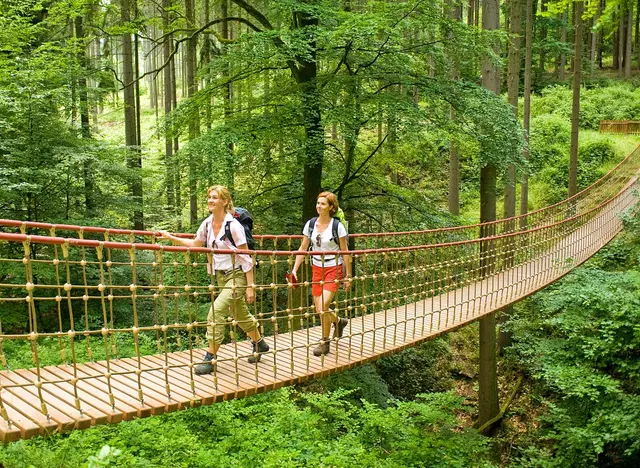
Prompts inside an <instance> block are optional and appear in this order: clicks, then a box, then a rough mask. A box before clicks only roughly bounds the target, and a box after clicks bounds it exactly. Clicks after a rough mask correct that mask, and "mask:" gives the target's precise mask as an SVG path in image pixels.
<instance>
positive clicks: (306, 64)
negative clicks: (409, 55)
mask: <svg viewBox="0 0 640 468" xmlns="http://www.w3.org/2000/svg"><path fill="white" fill-rule="evenodd" d="M295 17H296V18H295V19H296V21H297V24H298V25H299V27H300V28H305V27H311V28H315V27H316V26H317V25H318V19H317V18H314V17H312V16H310V15H309V14H308V13H306V12H297V13H295ZM309 46H310V54H309V56H308V57H304V58H302V57H301V58H300V59H299V68H298V80H297V81H298V83H299V84H300V85H301V88H302V89H301V93H300V98H301V102H302V116H303V120H304V131H305V137H306V138H305V140H306V141H305V145H304V153H305V154H304V179H303V201H302V222H305V221H306V220H307V219H309V218H312V217H313V216H315V214H316V197H317V196H318V194H319V193H320V192H321V191H322V162H323V159H324V129H323V128H322V122H321V115H320V96H319V93H318V88H317V84H316V77H317V74H318V68H317V62H316V42H315V40H313V41H311V42H310V44H309Z"/></svg>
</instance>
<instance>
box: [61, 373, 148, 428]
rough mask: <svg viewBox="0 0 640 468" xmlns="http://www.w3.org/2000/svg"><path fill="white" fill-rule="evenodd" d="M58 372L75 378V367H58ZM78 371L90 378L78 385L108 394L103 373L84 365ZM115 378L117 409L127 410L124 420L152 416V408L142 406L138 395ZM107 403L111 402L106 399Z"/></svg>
mask: <svg viewBox="0 0 640 468" xmlns="http://www.w3.org/2000/svg"><path fill="white" fill-rule="evenodd" d="M56 370H59V371H64V372H65V373H66V374H68V375H70V376H72V377H73V366H70V365H63V366H57V367H56ZM77 371H78V376H79V377H90V378H88V379H87V378H83V379H82V380H80V381H78V385H80V382H83V383H86V384H88V385H90V386H91V387H93V388H94V389H96V390H99V391H101V392H104V393H107V379H106V377H104V374H103V373H99V372H95V371H94V370H92V369H90V368H87V367H85V366H84V365H79V366H77ZM114 377H115V376H112V377H111V389H112V391H113V396H114V400H115V406H116V408H120V407H122V408H125V411H123V418H124V419H126V420H129V419H133V418H134V417H139V418H144V417H147V416H150V415H151V408H149V407H143V406H141V404H140V401H139V400H138V399H137V395H135V396H132V395H130V394H129V388H128V387H126V386H123V385H122V384H121V383H119V381H118V380H117V379H115V378H114ZM105 401H109V400H108V399H106V400H105ZM132 410H133V411H132Z"/></svg>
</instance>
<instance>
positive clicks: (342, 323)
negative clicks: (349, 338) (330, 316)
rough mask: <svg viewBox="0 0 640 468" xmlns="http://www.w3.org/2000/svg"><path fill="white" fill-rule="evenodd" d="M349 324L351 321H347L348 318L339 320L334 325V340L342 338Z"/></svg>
mask: <svg viewBox="0 0 640 468" xmlns="http://www.w3.org/2000/svg"><path fill="white" fill-rule="evenodd" d="M348 324H349V319H346V318H339V319H338V321H337V322H336V323H334V324H333V325H334V326H335V328H334V329H333V339H334V340H335V339H336V338H342V333H343V332H344V329H345V328H347V325H348Z"/></svg>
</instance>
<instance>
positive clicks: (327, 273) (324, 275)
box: [311, 265, 342, 296]
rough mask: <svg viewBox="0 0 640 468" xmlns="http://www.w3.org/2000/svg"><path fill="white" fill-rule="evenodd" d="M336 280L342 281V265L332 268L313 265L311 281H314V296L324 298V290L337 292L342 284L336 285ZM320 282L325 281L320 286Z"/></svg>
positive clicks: (312, 292) (312, 289) (312, 287)
mask: <svg viewBox="0 0 640 468" xmlns="http://www.w3.org/2000/svg"><path fill="white" fill-rule="evenodd" d="M336 279H338V280H341V279H342V265H338V266H330V267H319V266H316V265H312V268H311V281H313V285H312V286H311V294H312V295H314V296H322V290H323V289H324V290H326V291H333V292H337V291H338V286H339V285H340V283H339V282H338V283H336V282H335V280H336ZM320 281H324V284H319V283H320Z"/></svg>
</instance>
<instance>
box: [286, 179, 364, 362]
mask: <svg viewBox="0 0 640 468" xmlns="http://www.w3.org/2000/svg"><path fill="white" fill-rule="evenodd" d="M338 208H339V207H338V198H337V197H336V196H335V194H333V193H331V192H322V193H321V194H320V195H318V198H317V200H316V211H317V212H318V216H317V217H315V218H312V219H310V220H309V221H307V223H306V224H305V226H304V229H303V230H302V233H303V234H304V236H305V237H304V239H303V240H302V244H301V245H300V249H299V250H300V251H302V252H306V251H307V250H309V248H311V250H312V251H313V252H323V254H322V255H312V256H311V268H312V280H313V285H312V287H311V293H312V294H313V302H314V305H315V308H316V311H317V312H318V313H319V314H320V322H321V324H322V340H321V341H320V343H319V344H318V346H316V347H315V348H314V350H313V354H314V355H316V356H322V355H324V354H327V353H329V348H330V346H329V343H330V340H329V332H330V331H331V325H332V324H335V330H334V332H333V337H334V338H340V337H341V336H342V333H343V331H344V329H345V327H346V326H347V324H348V323H349V321H348V320H347V319H346V318H338V316H337V315H336V314H335V313H334V312H331V311H330V310H329V304H331V302H332V301H333V298H334V297H335V295H336V292H337V291H338V286H339V284H340V283H341V282H344V287H345V289H349V288H350V287H351V256H350V255H338V252H340V251H343V252H344V251H347V250H348V249H349V246H348V245H347V230H346V228H345V227H344V225H343V224H342V223H341V222H340V221H339V220H338V219H337V218H334V216H335V215H336V213H337V212H338ZM303 260H304V256H302V255H298V256H297V257H296V263H295V265H294V266H293V270H292V271H291V273H292V274H293V276H294V278H295V277H296V273H297V271H298V268H299V267H300V265H301V264H302V262H303ZM343 264H344V266H345V267H346V276H345V277H344V278H343ZM343 279H344V281H342V280H343ZM336 280H337V281H336Z"/></svg>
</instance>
